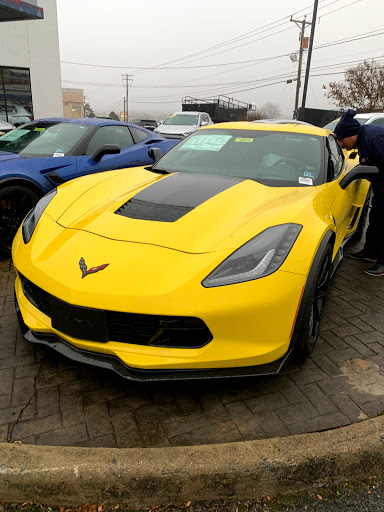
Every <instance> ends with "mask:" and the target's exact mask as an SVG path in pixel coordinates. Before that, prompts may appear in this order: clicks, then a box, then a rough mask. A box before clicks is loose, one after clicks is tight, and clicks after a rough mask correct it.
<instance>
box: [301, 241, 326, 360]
mask: <svg viewBox="0 0 384 512" xmlns="http://www.w3.org/2000/svg"><path fill="white" fill-rule="evenodd" d="M331 258H332V249H331V247H330V246H329V245H328V246H327V248H326V251H325V253H324V254H323V257H322V258H321V261H320V264H319V266H318V268H317V272H316V274H315V277H314V279H313V285H312V288H311V291H310V294H309V297H308V302H307V306H306V308H305V313H304V318H303V324H302V329H301V333H300V335H299V337H298V340H297V344H296V347H295V350H296V355H297V356H298V358H299V359H300V358H304V357H307V356H308V355H309V354H310V353H311V352H312V350H313V349H314V347H315V345H316V341H317V338H318V336H319V332H320V325H321V321H322V318H323V313H324V306H325V301H326V298H327V295H328V289H329V283H330V277H331Z"/></svg>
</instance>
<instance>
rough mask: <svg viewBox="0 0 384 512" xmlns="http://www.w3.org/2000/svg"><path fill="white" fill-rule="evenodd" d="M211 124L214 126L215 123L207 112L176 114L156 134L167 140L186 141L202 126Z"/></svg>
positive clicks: (156, 129)
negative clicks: (185, 139)
mask: <svg viewBox="0 0 384 512" xmlns="http://www.w3.org/2000/svg"><path fill="white" fill-rule="evenodd" d="M209 124H213V121H212V119H211V117H210V116H209V114H207V113H206V112H174V113H173V114H171V115H170V116H168V117H167V119H166V120H165V121H163V122H162V123H161V124H160V125H159V126H158V127H157V128H155V129H154V132H155V133H158V134H160V135H162V136H163V137H166V138H167V139H184V138H185V137H188V135H190V134H191V133H193V132H195V131H196V130H198V129H199V128H200V127H201V126H207V125H209Z"/></svg>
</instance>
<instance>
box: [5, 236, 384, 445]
mask: <svg viewBox="0 0 384 512" xmlns="http://www.w3.org/2000/svg"><path fill="white" fill-rule="evenodd" d="M356 248H360V245H359V244H357V245H356V244H355V246H352V245H349V246H348V247H347V249H346V252H347V253H348V252H350V251H351V250H355V249H356ZM369 265H370V264H369V263H367V262H361V261H355V260H352V259H351V258H348V257H346V258H345V260H344V262H343V264H342V266H341V269H340V271H339V273H338V275H337V276H336V278H335V279H334V281H333V284H332V288H331V291H330V295H329V299H328V303H327V306H326V312H325V318H324V321H323V325H322V331H321V337H320V339H319V341H318V343H317V346H316V348H315V350H314V352H313V354H312V356H311V357H310V358H309V359H307V360H306V362H305V363H304V364H300V365H298V364H295V363H293V362H291V363H289V364H288V365H287V366H286V367H285V368H284V369H283V371H282V373H281V374H280V375H279V376H277V377H263V378H247V379H228V380H215V381H199V382H197V383H196V382H181V383H180V382H179V383H175V382H173V383H172V382H170V383H145V384H143V383H132V382H128V381H124V380H122V379H121V378H119V377H118V376H116V375H115V374H113V373H112V372H109V371H106V370H100V369H97V368H93V367H90V366H85V365H80V364H77V363H73V362H72V361H70V360H68V359H66V358H64V357H62V356H60V355H58V354H56V353H55V352H52V351H49V350H48V349H44V348H40V347H35V346H33V345H31V344H29V343H28V342H27V341H25V340H24V338H23V337H22V335H21V332H20V330H19V328H18V324H17V319H16V313H15V310H14V303H13V283H14V271H13V268H12V263H11V261H10V260H0V311H1V319H0V343H1V351H0V441H3V442H21V443H23V444H36V445H61V446H89V447H93V446H98V447H119V448H120V447H166V446H183V445H184V446H188V445H200V444H207V443H223V442H231V441H244V440H253V439H264V438H272V437H282V436H289V435H292V434H300V433H307V432H316V431H322V430H329V429H334V428H338V427H342V426H345V425H349V424H351V423H355V422H358V421H362V420H364V419H367V418H371V417H375V416H378V415H379V414H380V413H382V411H383V410H384V370H383V369H384V278H375V277H370V276H367V275H364V274H363V269H364V268H365V267H366V266H369Z"/></svg>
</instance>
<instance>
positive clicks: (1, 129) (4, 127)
mask: <svg viewBox="0 0 384 512" xmlns="http://www.w3.org/2000/svg"><path fill="white" fill-rule="evenodd" d="M13 129H14V126H13V125H12V124H10V123H7V121H2V120H1V119H0V137H1V136H2V135H5V134H6V133H8V132H10V131H11V130H13Z"/></svg>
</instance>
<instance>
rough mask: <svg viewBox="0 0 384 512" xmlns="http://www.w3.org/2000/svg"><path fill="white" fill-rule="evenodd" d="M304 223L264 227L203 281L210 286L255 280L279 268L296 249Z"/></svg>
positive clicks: (206, 285)
mask: <svg viewBox="0 0 384 512" xmlns="http://www.w3.org/2000/svg"><path fill="white" fill-rule="evenodd" d="M302 227H303V226H301V225H300V224H280V225H279V226H273V227H271V228H268V229H266V230H264V231H262V232H261V233H260V234H258V235H257V236H255V237H254V238H252V239H251V240H249V242H247V243H246V244H244V245H243V246H242V247H240V249H237V251H235V252H234V253H233V254H231V255H230V256H228V258H227V259H226V260H224V261H223V263H220V265H219V266H218V267H217V268H216V269H215V270H214V271H213V272H211V273H210V274H209V275H208V276H207V277H206V278H205V279H204V281H203V282H202V285H203V286H205V287H206V288H210V287H213V286H223V285H226V284H235V283H242V282H244V281H252V280H253V279H259V278H260V277H265V276H268V275H269V274H272V273H273V272H275V271H276V270H277V269H278V268H279V267H280V266H281V265H282V264H283V262H284V260H285V258H286V257H287V256H288V254H289V251H290V250H291V249H292V247H293V244H294V243H295V241H296V239H297V237H298V235H299V233H300V231H301V229H302Z"/></svg>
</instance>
